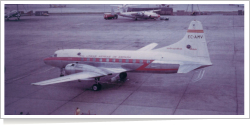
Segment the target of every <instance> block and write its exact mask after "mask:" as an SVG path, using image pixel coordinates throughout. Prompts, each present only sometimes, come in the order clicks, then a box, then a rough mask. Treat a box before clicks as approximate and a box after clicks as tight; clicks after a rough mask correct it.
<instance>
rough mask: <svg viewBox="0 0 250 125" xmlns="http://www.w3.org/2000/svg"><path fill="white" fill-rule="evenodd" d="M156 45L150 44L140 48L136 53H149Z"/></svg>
mask: <svg viewBox="0 0 250 125" xmlns="http://www.w3.org/2000/svg"><path fill="white" fill-rule="evenodd" d="M157 45H158V44H157V43H151V44H149V45H147V46H145V47H142V48H141V49H138V51H150V50H152V49H153V48H155V47H156V46H157Z"/></svg>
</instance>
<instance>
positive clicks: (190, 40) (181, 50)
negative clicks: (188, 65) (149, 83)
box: [154, 21, 212, 64]
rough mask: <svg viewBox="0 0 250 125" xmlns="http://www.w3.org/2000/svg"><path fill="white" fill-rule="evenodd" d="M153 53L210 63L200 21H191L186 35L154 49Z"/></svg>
mask: <svg viewBox="0 0 250 125" xmlns="http://www.w3.org/2000/svg"><path fill="white" fill-rule="evenodd" d="M154 51H162V52H164V51H165V52H171V53H176V54H181V55H185V56H191V57H194V58H195V59H196V60H197V61H198V60H200V61H202V62H207V63H211V61H210V57H209V53H208V48H207V43H206V39H205V35H204V31H203V27H202V24H201V22H200V21H191V23H190V25H189V27H188V30H187V32H186V35H185V36H184V37H183V38H182V39H181V40H180V41H179V42H177V43H174V44H172V45H169V46H166V47H162V48H159V49H155V50H154ZM211 64H212V63H211Z"/></svg>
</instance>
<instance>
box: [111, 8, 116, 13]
mask: <svg viewBox="0 0 250 125" xmlns="http://www.w3.org/2000/svg"><path fill="white" fill-rule="evenodd" d="M111 15H115V11H114V8H113V7H112V9H111Z"/></svg>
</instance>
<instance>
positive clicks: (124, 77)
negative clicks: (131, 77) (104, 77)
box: [119, 72, 127, 81]
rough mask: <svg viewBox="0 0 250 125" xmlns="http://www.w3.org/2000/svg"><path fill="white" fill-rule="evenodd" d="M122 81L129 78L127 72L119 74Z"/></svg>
mask: <svg viewBox="0 0 250 125" xmlns="http://www.w3.org/2000/svg"><path fill="white" fill-rule="evenodd" d="M119 77H120V80H122V81H123V80H125V79H126V78H127V73H126V72H122V73H120V74H119Z"/></svg>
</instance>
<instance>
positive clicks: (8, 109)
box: [4, 14, 244, 117]
mask: <svg viewBox="0 0 250 125" xmlns="http://www.w3.org/2000/svg"><path fill="white" fill-rule="evenodd" d="M192 20H199V21H201V23H202V24H203V28H204V32H205V36H206V41H207V42H208V49H209V53H210V58H211V61H212V63H213V65H212V66H210V67H206V68H204V70H205V72H204V75H203V78H202V79H201V80H199V81H195V79H196V78H197V76H198V75H199V73H198V72H197V71H192V72H190V73H187V74H157V73H133V72H128V79H127V81H125V82H118V83H107V81H108V78H103V79H101V80H102V81H104V82H106V83H103V84H102V85H103V88H102V90H101V91H92V90H90V87H91V86H92V85H93V84H94V81H81V82H78V81H72V82H65V83H59V84H54V85H48V86H33V85H30V84H31V83H34V82H39V81H43V80H48V79H52V78H56V77H59V75H60V70H59V69H57V68H53V67H51V66H48V65H45V64H44V62H43V59H44V58H46V57H48V56H50V55H53V53H54V52H55V51H56V50H58V49H66V48H67V49H98V50H100V49H104V50H107V49H114V50H137V49H139V48H141V47H143V46H145V45H147V44H150V43H152V42H156V43H158V46H157V47H156V48H160V47H162V46H167V45H170V44H173V43H175V42H177V41H179V40H181V39H182V37H184V35H185V33H186V31H187V28H188V25H189V23H190V22H191V21H192ZM4 66H5V84H4V87H5V92H4V99H5V102H4V108H5V111H4V114H5V115H19V114H20V112H23V114H29V115H74V112H75V109H76V108H77V107H79V108H80V109H81V113H83V114H85V115H86V114H90V115H166V117H168V115H244V16H242V15H202V16H170V20H169V21H165V20H138V21H134V20H133V19H130V18H124V17H118V19H117V20H104V19H103V15H102V14H83V15H81V14H79V15H63V16H60V15H54V16H24V17H21V20H20V21H17V20H15V19H14V18H13V19H10V21H5V65H4Z"/></svg>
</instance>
